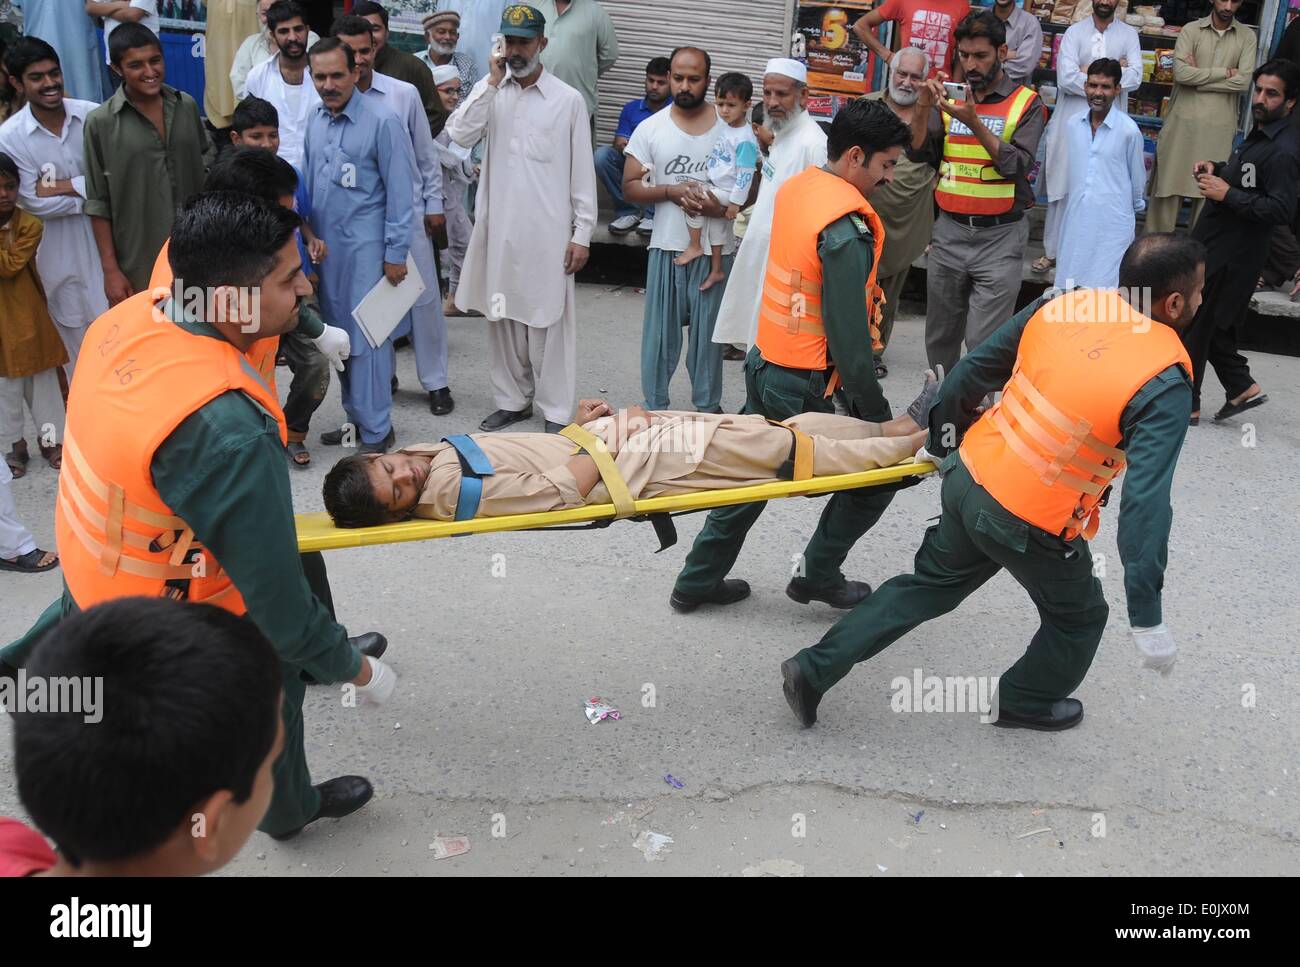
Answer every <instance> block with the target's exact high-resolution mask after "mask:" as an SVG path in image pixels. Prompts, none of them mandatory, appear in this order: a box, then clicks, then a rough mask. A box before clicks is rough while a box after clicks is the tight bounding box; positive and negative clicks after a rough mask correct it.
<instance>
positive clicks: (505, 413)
mask: <svg viewBox="0 0 1300 967" xmlns="http://www.w3.org/2000/svg"><path fill="white" fill-rule="evenodd" d="M532 418H533V408H532V407H531V406H525V407H524V408H523V409H522V410H497V411H496V412H495V413H492V414H489V415H488V417H487V418H486V419H485V420H484V421H483V422H482V423H480V424H479V425H478V428H479V429H480V430H486V431H487V432H489V433H491V432H492V431H493V430H504V429H505V428H506V427H508V426H509V425H510V424H511V423H518V422H520V421H521V420H531V419H532Z"/></svg>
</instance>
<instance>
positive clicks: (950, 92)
mask: <svg viewBox="0 0 1300 967" xmlns="http://www.w3.org/2000/svg"><path fill="white" fill-rule="evenodd" d="M943 93H944V94H945V95H947V97H948V100H950V101H964V100H966V85H965V84H955V83H953V82H952V81H944V82H943Z"/></svg>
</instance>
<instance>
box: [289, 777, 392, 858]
mask: <svg viewBox="0 0 1300 967" xmlns="http://www.w3.org/2000/svg"><path fill="white" fill-rule="evenodd" d="M316 790H317V791H318V792H319V793H320V807H319V808H318V809H317V810H316V815H314V816H312V818H311V819H309V820H307V822H305V823H303V824H302V825H301V826H299V827H298V828H297V829H291V830H289V831H288V832H287V833H274V834H272V835H271V838H272V839H275V840H279V841H280V842H284V841H285V840H286V839H293V838H294V837H295V836H297V835H298V834H299V833H301V832H302V831H303V829H305V828H306V827H307V826H309V825H310V824H312V823H314V822H316V820H318V819H342V818H343V817H344V816H348V815H350V814H352V813H354V812H356V811H357V810H358V809H360V808H361V807H362V806H364V805H365V804H366V803H368V802H370V797H371V796H373V795H374V794H375V787H374V786H372V785H371V784H370V780H369V779H366V778H364V777H363V776H339V778H337V779H331V780H330V781H329V782H322V783H321V784H320V785H318V786H317V787H316Z"/></svg>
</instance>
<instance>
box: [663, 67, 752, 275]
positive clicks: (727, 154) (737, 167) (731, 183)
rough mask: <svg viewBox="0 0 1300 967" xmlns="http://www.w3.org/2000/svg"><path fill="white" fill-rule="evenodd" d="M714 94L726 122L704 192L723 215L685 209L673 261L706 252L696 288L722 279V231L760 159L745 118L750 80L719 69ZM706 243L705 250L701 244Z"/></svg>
mask: <svg viewBox="0 0 1300 967" xmlns="http://www.w3.org/2000/svg"><path fill="white" fill-rule="evenodd" d="M713 97H714V103H715V104H716V106H717V110H718V116H719V117H720V118H722V120H723V121H725V122H726V123H727V127H726V128H725V129H724V130H723V132H722V134H721V135H720V136H719V137H718V142H717V144H715V145H714V146H713V150H712V151H711V152H710V153H709V160H708V175H709V192H710V193H711V194H712V195H713V197H714V198H716V199H717V200H718V201H719V202H720V203H721V204H722V205H724V206H726V209H727V213H726V216H725V217H724V218H705V217H704V216H702V215H690V214H688V215H687V216H686V227H687V228H688V229H689V230H690V244H688V245H687V246H686V250H685V251H683V252H682V254H681V255H679V256H677V258H676V259H674V260H673V261H674V263H675V264H677V265H687V264H689V263H691V262H694V261H695V260H696V259H697V258H699V257H700V256H701V255H705V254H707V255H709V256H710V258H711V259H712V265H711V267H710V270H709V274H708V276H707V277H706V278H705V279H704V281H703V282H701V283H700V291H701V292H703V291H705V290H707V289H711V288H712V287H713V286H715V285H717V284H718V283H719V282H722V281H723V280H724V279H725V278H726V274H725V273H724V272H723V271H722V250H723V246H724V245H725V243H726V239H727V236H726V233H727V232H731V231H734V229H733V222H734V220H735V218H736V215H737V214H739V212H740V210H741V209H742V208H743V207H744V206H745V202H746V201H747V200H748V198H749V189H750V186H751V185H752V184H753V182H754V171H755V169H756V168H757V167H758V159H759V150H758V139H757V138H755V137H754V130H753V128H752V127H751V126H750V123H749V105H750V102H751V101H752V100H753V97H754V85H753V84H752V83H751V82H750V80H749V78H748V77H746V76H745V75H744V74H740V73H736V72H731V73H727V74H723V75H722V76H721V77H719V78H718V83H717V86H716V87H714V89H713ZM706 244H707V245H708V246H709V250H708V252H706V251H705V248H704V246H705V245H706Z"/></svg>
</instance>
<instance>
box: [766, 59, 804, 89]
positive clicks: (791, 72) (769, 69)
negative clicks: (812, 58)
mask: <svg viewBox="0 0 1300 967" xmlns="http://www.w3.org/2000/svg"><path fill="white" fill-rule="evenodd" d="M763 73H764V74H780V75H781V76H782V77H789V78H792V79H794V80H796V81H798V82H799V83H800V84H807V83H808V68H807V67H805V66H804V65H803V64H801V63H799V61H797V60H792V59H790V58H789V57H773V58H772V59H771V60H769V61H768V62H767V66H766V67H765V68H763Z"/></svg>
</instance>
